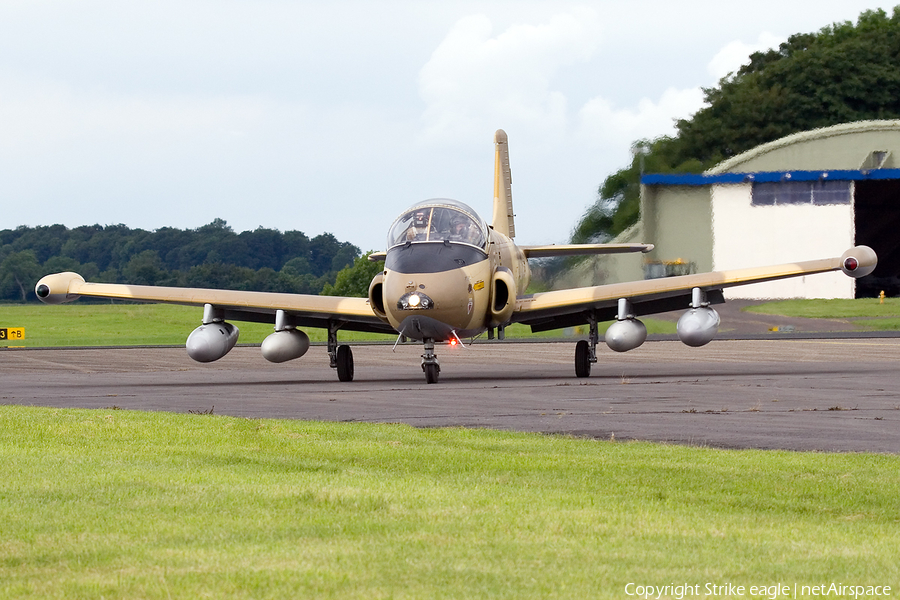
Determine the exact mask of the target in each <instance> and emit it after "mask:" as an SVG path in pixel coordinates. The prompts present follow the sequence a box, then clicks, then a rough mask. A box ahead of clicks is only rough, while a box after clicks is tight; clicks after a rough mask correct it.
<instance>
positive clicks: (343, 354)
mask: <svg viewBox="0 0 900 600" xmlns="http://www.w3.org/2000/svg"><path fill="white" fill-rule="evenodd" d="M335 363H336V364H337V373H338V379H339V380H341V381H353V351H352V350H350V346H338V349H337V354H336V355H335Z"/></svg>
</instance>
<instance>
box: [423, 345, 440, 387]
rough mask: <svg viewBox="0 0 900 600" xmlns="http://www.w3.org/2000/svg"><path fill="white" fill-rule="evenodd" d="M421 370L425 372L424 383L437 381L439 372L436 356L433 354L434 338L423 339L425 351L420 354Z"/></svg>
mask: <svg viewBox="0 0 900 600" xmlns="http://www.w3.org/2000/svg"><path fill="white" fill-rule="evenodd" d="M422 371H424V372H425V383H437V380H438V375H439V374H440V372H441V365H439V364H438V359H437V356H435V354H434V340H432V339H426V340H425V353H424V354H422Z"/></svg>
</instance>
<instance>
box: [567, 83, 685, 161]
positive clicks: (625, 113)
mask: <svg viewBox="0 0 900 600" xmlns="http://www.w3.org/2000/svg"><path fill="white" fill-rule="evenodd" d="M702 105H703V92H702V90H700V88H692V89H686V90H677V89H675V88H669V89H667V90H666V91H665V92H663V94H662V96H661V97H660V99H659V100H658V101H653V100H651V99H649V98H642V99H641V100H640V102H638V104H637V106H636V107H633V108H615V107H614V106H613V105H612V104H611V103H610V102H609V101H608V100H606V99H605V98H602V97H597V98H593V99H591V100H590V101H589V102H588V103H587V104H585V105H584V107H583V108H582V109H581V111H580V113H579V118H580V124H581V127H580V134H581V136H582V137H584V138H586V139H587V140H589V143H590V144H591V145H594V146H603V145H610V144H614V145H616V146H617V147H619V148H626V149H627V148H628V147H629V145H630V144H631V143H632V142H634V141H636V140H638V139H642V138H654V137H658V136H660V135H667V134H671V133H674V124H675V120H676V119H684V118H687V117H689V116H690V115H691V114H693V113H694V112H696V111H697V110H698V109H699V108H700V107H701V106H702Z"/></svg>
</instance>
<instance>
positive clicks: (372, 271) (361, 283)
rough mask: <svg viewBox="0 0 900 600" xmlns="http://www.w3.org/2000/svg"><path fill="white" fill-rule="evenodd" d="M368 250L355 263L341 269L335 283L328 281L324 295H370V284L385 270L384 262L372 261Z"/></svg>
mask: <svg viewBox="0 0 900 600" xmlns="http://www.w3.org/2000/svg"><path fill="white" fill-rule="evenodd" d="M372 252H373V251H372V250H370V251H369V252H366V253H365V254H364V255H363V256H360V257H359V258H357V259H356V260H354V261H353V265H352V266H349V267H345V268H344V269H341V270H340V271H339V272H338V274H337V277H336V278H335V281H334V285H331V284H330V283H326V284H325V287H323V288H322V295H323V296H352V297H357V298H365V297H366V296H368V295H369V284H370V283H371V282H372V279H373V278H374V277H375V276H376V275H378V274H379V273H381V271H382V270H384V262H383V261H380V260H379V261H377V262H372V261H370V260H369V255H370V254H372Z"/></svg>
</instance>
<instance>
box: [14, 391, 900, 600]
mask: <svg viewBox="0 0 900 600" xmlns="http://www.w3.org/2000/svg"><path fill="white" fill-rule="evenodd" d="M0 464H2V467H0V474H2V477H0V523H2V524H3V526H2V529H0V597H3V598H48V599H55V598H59V599H63V598H64V599H66V600H72V599H79V598H161V599H162V598H260V599H262V598H279V599H280V598H366V599H371V598H516V599H521V598H542V599H543V598H627V597H628V596H627V595H626V593H625V586H626V584H628V583H630V582H636V583H638V584H641V585H657V586H663V585H670V584H683V583H687V584H689V585H700V586H701V589H704V586H705V585H706V584H707V583H714V584H716V585H724V584H727V583H732V584H735V585H746V586H750V585H774V584H779V583H782V584H787V585H791V586H792V585H794V584H795V583H796V584H799V585H804V584H808V585H819V584H822V583H824V584H829V583H831V582H835V583H843V584H863V585H892V586H895V587H894V590H895V591H894V592H893V593H892V594H891V595H894V594H895V593H896V582H897V581H898V579H900V563H898V561H897V560H896V540H897V537H898V535H900V518H898V515H900V458H898V457H894V456H880V455H870V454H842V455H836V454H821V453H791V452H772V451H765V452H764V451H720V450H714V449H697V448H684V447H678V446H666V445H658V444H646V443H616V442H598V441H588V440H579V439H572V438H566V437H557V436H543V435H536V434H519V433H504V432H495V431H484V430H465V429H413V428H411V427H408V426H403V425H387V424H385V425H372V424H331V423H309V422H300V421H269V420H247V419H236V418H226V417H218V416H209V415H205V416H199V415H174V414H164V413H163V414H154V413H142V412H131V411H118V410H96V411H83V410H54V409H35V408H21V407H0ZM664 596H665V597H675V594H674V593H671V592H670V593H668V594H664ZM746 596H748V597H749V596H750V593H749V591H748V592H747V593H746ZM654 597H655V596H654ZM732 597H734V596H732ZM757 597H760V595H759V594H757ZM845 597H846V596H845Z"/></svg>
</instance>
